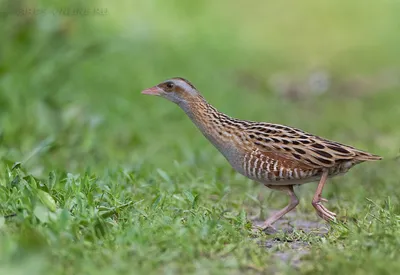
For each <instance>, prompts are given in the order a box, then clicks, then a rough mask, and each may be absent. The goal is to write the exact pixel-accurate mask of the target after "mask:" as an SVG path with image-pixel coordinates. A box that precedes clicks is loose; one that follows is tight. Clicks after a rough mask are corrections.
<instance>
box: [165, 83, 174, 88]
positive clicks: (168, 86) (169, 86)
mask: <svg viewBox="0 0 400 275" xmlns="http://www.w3.org/2000/svg"><path fill="white" fill-rule="evenodd" d="M174 86H175V85H174V83H172V82H168V83H167V88H168V89H172V88H174Z"/></svg>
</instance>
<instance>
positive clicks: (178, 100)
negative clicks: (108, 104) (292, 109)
mask: <svg viewBox="0 0 400 275" xmlns="http://www.w3.org/2000/svg"><path fill="white" fill-rule="evenodd" d="M142 94H146V95H154V96H159V97H163V98H165V99H167V100H169V101H172V102H174V103H175V104H177V105H178V106H179V107H180V108H181V109H182V110H183V111H184V112H185V113H186V115H187V116H188V117H189V118H190V119H191V121H192V122H193V123H194V124H195V125H196V126H197V128H198V129H199V130H200V132H201V133H202V134H203V135H204V136H205V137H206V138H207V139H208V140H209V141H210V142H211V143H212V144H213V145H214V146H215V147H216V148H217V149H218V151H219V152H220V153H221V154H222V155H223V156H224V157H225V158H226V160H227V161H228V162H229V163H230V165H231V166H232V168H233V169H234V170H235V171H236V172H238V173H240V174H242V175H243V176H245V177H247V178H249V179H251V180H253V181H256V182H258V183H261V184H263V185H265V186H266V187H268V188H271V189H273V190H279V191H283V192H286V194H287V195H288V196H289V203H288V205H287V206H286V207H284V208H283V209H281V210H280V211H278V212H276V213H275V214H273V215H271V216H270V217H269V218H268V219H267V220H266V221H265V222H263V223H262V225H261V227H260V229H261V230H267V229H268V228H272V229H274V227H273V224H274V223H275V222H276V221H277V220H279V219H280V218H282V217H283V216H284V215H285V214H287V213H288V212H290V211H292V210H293V209H294V208H295V207H296V206H297V205H298V204H299V199H298V197H297V195H296V194H295V192H294V189H293V187H294V186H298V185H301V184H304V183H309V182H318V186H317V189H316V191H315V193H314V196H313V199H312V202H311V204H312V206H313V207H314V208H315V210H316V212H317V214H318V216H320V217H321V218H322V219H324V220H326V221H327V222H335V221H336V213H334V212H332V211H330V210H328V209H327V208H326V207H325V206H324V205H323V203H326V202H327V200H326V199H325V198H323V197H322V191H323V188H324V185H325V183H326V182H327V179H328V178H331V177H334V176H337V175H341V174H345V173H347V172H348V171H349V169H350V168H352V167H353V166H355V165H357V164H359V163H362V162H365V161H376V160H381V159H382V157H381V156H378V155H374V154H371V153H368V152H366V151H362V150H359V149H356V148H354V147H352V146H349V145H345V144H342V143H339V142H336V141H332V140H328V139H325V138H322V137H319V136H317V135H313V134H310V133H307V132H305V131H303V130H300V129H297V128H293V127H290V126H285V125H280V124H274V123H267V122H256V121H249V120H241V119H237V118H233V117H230V116H228V115H226V114H224V113H222V112H220V111H218V110H217V109H216V108H215V107H213V106H212V105H211V104H209V103H208V102H207V101H206V99H205V98H204V97H203V96H202V95H201V94H200V92H199V91H198V89H197V88H196V87H195V86H194V85H193V84H192V83H191V82H189V81H188V80H186V79H185V78H182V77H174V78H171V79H168V80H165V81H163V82H161V83H159V84H158V85H156V86H153V87H151V88H148V89H145V90H143V91H142Z"/></svg>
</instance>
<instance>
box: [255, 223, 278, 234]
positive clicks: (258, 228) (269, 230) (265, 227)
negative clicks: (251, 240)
mask: <svg viewBox="0 0 400 275" xmlns="http://www.w3.org/2000/svg"><path fill="white" fill-rule="evenodd" d="M252 231H253V232H254V233H261V232H263V233H266V234H274V233H276V232H277V230H276V229H275V227H273V226H272V225H270V224H267V223H266V222H264V223H263V224H262V225H253V227H252Z"/></svg>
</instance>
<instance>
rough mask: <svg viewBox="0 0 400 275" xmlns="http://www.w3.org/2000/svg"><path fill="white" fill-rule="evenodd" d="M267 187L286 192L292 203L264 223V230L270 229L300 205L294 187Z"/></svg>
mask: <svg viewBox="0 0 400 275" xmlns="http://www.w3.org/2000/svg"><path fill="white" fill-rule="evenodd" d="M267 187H268V188H271V189H275V190H281V191H286V193H287V194H288V195H289V198H290V201H289V204H288V205H287V206H286V207H285V208H283V209H282V210H280V211H278V212H277V213H275V214H274V215H272V216H271V217H269V218H268V219H267V220H266V221H265V222H264V223H263V225H262V226H261V229H262V230H265V229H267V228H269V227H270V228H271V227H272V224H273V223H274V222H276V221H277V220H279V219H280V218H281V217H282V216H284V215H285V214H286V213H288V212H290V211H292V210H293V209H294V208H295V207H296V206H297V205H298V204H299V199H298V198H297V196H296V194H295V193H294V191H293V185H284V186H276V185H267Z"/></svg>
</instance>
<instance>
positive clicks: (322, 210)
mask: <svg viewBox="0 0 400 275" xmlns="http://www.w3.org/2000/svg"><path fill="white" fill-rule="evenodd" d="M327 178H328V170H326V171H324V172H323V173H322V176H321V179H320V181H319V183H318V187H317V190H316V191H315V194H314V198H313V200H312V205H313V206H314V208H315V210H317V214H318V216H320V217H321V218H323V219H324V220H326V221H328V222H329V221H335V220H336V214H335V213H333V212H332V211H329V210H328V209H326V207H325V206H323V205H322V202H327V201H328V200H326V199H324V198H321V194H322V189H324V185H325V183H326V180H327Z"/></svg>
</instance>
